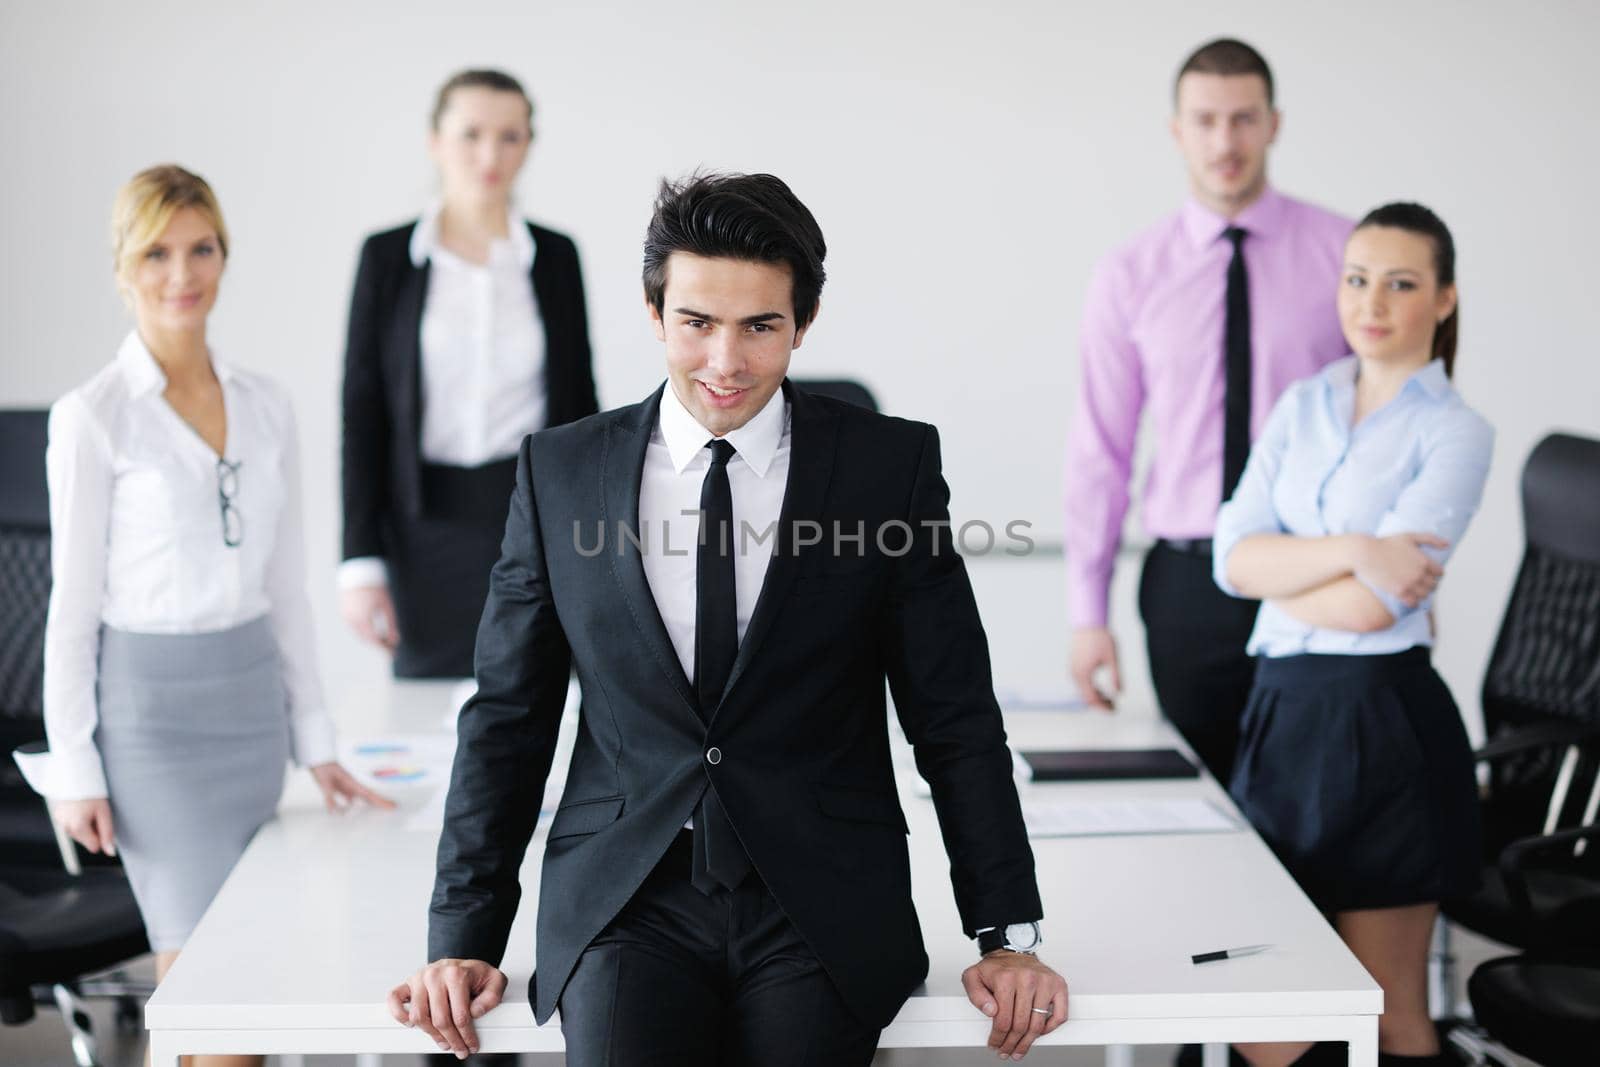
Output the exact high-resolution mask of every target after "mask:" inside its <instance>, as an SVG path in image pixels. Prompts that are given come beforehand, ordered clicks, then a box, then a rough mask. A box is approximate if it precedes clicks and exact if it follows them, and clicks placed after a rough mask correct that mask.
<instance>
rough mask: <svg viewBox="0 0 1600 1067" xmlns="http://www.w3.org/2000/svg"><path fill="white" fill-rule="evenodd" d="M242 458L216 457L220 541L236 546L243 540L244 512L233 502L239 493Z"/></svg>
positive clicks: (231, 546) (230, 546) (232, 546)
mask: <svg viewBox="0 0 1600 1067" xmlns="http://www.w3.org/2000/svg"><path fill="white" fill-rule="evenodd" d="M243 463H244V460H242V459H240V460H234V461H233V462H232V463H229V462H228V461H227V460H225V459H222V458H220V457H219V458H218V459H217V505H218V507H220V508H221V509H222V543H223V544H225V545H227V546H228V547H229V548H238V547H239V545H240V543H241V542H243V541H244V513H243V512H241V511H240V510H239V509H238V507H237V506H235V504H234V502H233V501H234V498H235V497H237V496H238V495H239V467H240V465H241V464H243Z"/></svg>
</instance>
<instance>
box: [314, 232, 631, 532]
mask: <svg viewBox="0 0 1600 1067" xmlns="http://www.w3.org/2000/svg"><path fill="white" fill-rule="evenodd" d="M416 225H417V224H416V223H415V222H411V223H407V224H406V225H404V226H400V227H398V228H396V229H393V230H385V231H384V232H383V233H375V234H373V235H372V236H371V237H368V238H367V240H366V243H365V244H364V245H362V247H361V263H360V266H359V267H357V269H356V284H355V292H354V294H353V295H352V297H351V300H350V330H349V336H348V338H347V340H346V343H345V354H344V444H343V460H344V545H343V558H345V559H350V558H352V557H354V556H382V555H385V554H386V552H385V543H384V537H383V524H384V519H385V518H386V517H387V516H388V515H390V514H399V515H405V516H416V515H419V514H422V512H423V509H424V507H425V506H426V502H425V501H424V500H423V499H422V459H421V434H422V405H423V402H424V398H423V396H422V390H421V388H420V386H419V382H420V379H421V374H422V342H421V330H422V309H423V302H424V300H425V299H426V297H427V293H428V268H429V266H430V265H429V264H427V263H424V264H423V265H422V266H421V267H417V266H414V265H413V264H412V262H411V233H412V231H413V230H414V229H416ZM528 230H529V232H530V233H532V234H533V239H534V243H535V245H536V248H537V251H536V253H535V255H534V259H533V268H532V270H531V271H530V272H529V278H530V281H531V284H532V285H533V292H534V296H535V297H536V298H537V300H538V305H539V313H540V315H541V317H542V318H543V319H544V332H545V392H546V397H547V403H548V407H547V409H546V414H547V425H549V426H559V425H561V424H563V423H568V422H571V421H573V420H574V419H580V418H582V417H583V416H585V415H592V414H594V413H595V412H596V411H598V410H599V408H600V405H599V403H598V401H597V400H596V398H595V389H594V374H593V372H592V370H591V369H590V365H589V321H588V315H587V312H586V311H585V310H584V300H583V276H582V273H581V272H580V270H579V267H578V249H577V247H576V246H574V245H573V243H572V240H571V238H569V237H566V236H565V235H563V234H559V233H556V232H555V231H554V230H547V229H545V228H544V227H542V226H535V225H533V224H532V223H531V222H530V223H529V224H528Z"/></svg>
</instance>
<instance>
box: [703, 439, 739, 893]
mask: <svg viewBox="0 0 1600 1067" xmlns="http://www.w3.org/2000/svg"><path fill="white" fill-rule="evenodd" d="M709 447H710V449H711V467H710V469H708V470H707V471H706V480H705V481H704V482H702V483H701V485H700V515H701V519H700V522H701V526H700V546H699V549H698V551H697V552H696V555H695V603H694V688H695V693H696V695H697V696H698V697H699V699H700V715H701V717H702V718H704V719H705V721H706V724H707V725H708V726H709V725H710V723H711V716H712V714H713V713H715V711H716V710H717V705H718V704H719V703H720V702H721V701H722V691H723V689H725V688H726V687H727V685H728V675H730V674H732V673H733V661H734V658H735V657H736V656H738V654H739V618H738V601H737V600H736V599H735V592H734V580H733V551H734V550H733V546H734V527H733V492H732V490H730V489H729V487H728V460H730V459H732V458H733V452H734V449H733V446H732V445H730V444H729V443H728V442H726V441H722V440H714V441H712V442H711V443H710V446H709ZM713 752H716V755H715V756H714V757H713V755H712V753H713ZM704 758H705V759H706V761H707V762H708V763H709V762H711V761H712V759H713V758H715V759H716V761H717V762H721V759H722V756H721V753H720V752H718V751H716V750H714V749H708V750H707V751H706V753H705V756H704ZM749 872H750V859H749V857H748V856H746V855H745V851H744V846H742V845H741V844H739V835H738V834H737V833H735V832H734V829H733V824H732V823H731V822H729V821H728V813H727V812H726V811H724V810H723V808H722V802H721V801H720V800H718V799H717V793H716V790H715V789H713V788H711V786H710V785H709V784H708V785H707V786H706V791H705V793H704V794H703V795H702V796H701V798H700V803H699V804H698V805H696V807H695V809H694V870H693V875H692V879H693V882H694V886H695V888H696V889H698V890H700V891H701V892H702V893H711V892H713V891H714V890H715V889H717V888H718V887H719V886H720V887H724V888H727V889H732V888H734V887H735V886H737V885H738V884H739V883H740V882H742V881H744V877H745V875H746V874H748V873H749Z"/></svg>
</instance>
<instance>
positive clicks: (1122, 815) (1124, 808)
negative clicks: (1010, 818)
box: [1022, 797, 1241, 837]
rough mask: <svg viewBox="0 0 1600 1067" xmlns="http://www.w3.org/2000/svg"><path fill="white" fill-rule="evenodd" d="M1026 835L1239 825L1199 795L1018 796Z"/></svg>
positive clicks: (1205, 830) (1194, 830) (1197, 830)
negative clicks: (1089, 798)
mask: <svg viewBox="0 0 1600 1067" xmlns="http://www.w3.org/2000/svg"><path fill="white" fill-rule="evenodd" d="M1022 818H1023V821H1024V822H1026V823H1027V824H1028V836H1029V837H1097V836H1109V835H1117V834H1209V833H1227V832H1229V831H1233V830H1238V829H1240V828H1241V827H1240V826H1239V824H1238V823H1237V822H1235V821H1234V819H1233V818H1232V817H1231V816H1230V815H1228V814H1227V813H1226V812H1224V811H1223V810H1222V809H1221V808H1219V807H1217V806H1216V805H1215V804H1212V803H1211V802H1210V801H1208V800H1205V799H1202V798H1198V797H1196V798H1188V799H1177V800H1095V801H1082V800H1037V799H1031V798H1030V799H1025V800H1023V802H1022Z"/></svg>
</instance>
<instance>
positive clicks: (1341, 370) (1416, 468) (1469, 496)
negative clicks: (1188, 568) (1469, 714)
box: [1213, 204, 1494, 1067]
mask: <svg viewBox="0 0 1600 1067" xmlns="http://www.w3.org/2000/svg"><path fill="white" fill-rule="evenodd" d="M1338 304H1339V318H1340V322H1341V325H1342V326H1343V328H1344V335H1345V339H1346V340H1347V341H1348V342H1349V343H1350V347H1351V349H1352V350H1353V351H1354V353H1355V354H1354V355H1353V356H1350V357H1347V358H1345V359H1343V360H1340V361H1338V362H1336V363H1333V364H1331V365H1329V366H1328V367H1327V368H1326V369H1325V370H1324V371H1323V372H1322V373H1321V374H1319V375H1317V376H1316V377H1313V378H1308V379H1306V380H1305V381H1302V382H1299V383H1297V384H1296V385H1295V386H1293V387H1292V388H1290V390H1289V391H1288V392H1287V393H1285V394H1284V396H1283V398H1282V399H1281V400H1280V401H1279V402H1278V404H1277V406H1276V407H1275V408H1274V409H1273V412H1272V415H1271V417H1270V418H1269V419H1268V421H1267V424H1266V426H1265V428H1264V429H1263V431H1262V434H1261V438H1260V440H1259V441H1257V442H1256V444H1255V447H1254V449H1253V450H1252V451H1251V454H1250V462H1249V465H1248V466H1247V467H1246V469H1245V473H1244V477H1243V478H1242V479H1241V481H1240V483H1239V488H1238V490H1237V491H1236V492H1235V493H1234V496H1233V498H1232V499H1231V500H1229V501H1228V502H1227V503H1226V504H1224V505H1223V507H1222V510H1221V512H1220V513H1219V514H1218V516H1217V529H1216V537H1215V555H1214V556H1213V567H1214V572H1215V577H1216V580H1217V584H1218V585H1219V586H1221V587H1222V588H1223V589H1224V590H1225V591H1226V592H1228V593H1230V594H1232V595H1234V596H1239V597H1248V598H1253V599H1260V600H1261V601H1262V604H1261V612H1260V615H1259V616H1258V618H1257V620H1256V625H1255V630H1254V631H1253V632H1252V633H1251V636H1250V644H1249V650H1250V652H1251V654H1253V655H1256V656H1258V657H1260V663H1259V667H1258V670H1257V675H1256V681H1255V686H1254V688H1253V689H1252V691H1251V695H1250V700H1249V703H1248V705H1247V706H1246V710H1245V714H1244V720H1243V724H1242V734H1241V738H1240V743H1239V749H1238V755H1237V759H1236V764H1235V770H1234V774H1233V780H1232V783H1231V785H1230V791H1231V792H1232V794H1233V797H1234V799H1235V800H1236V801H1237V802H1238V804H1239V807H1240V808H1241V810H1243V811H1244V813H1245V815H1246V816H1248V817H1249V819H1250V821H1251V823H1252V824H1253V825H1254V826H1255V827H1256V829H1257V830H1258V831H1259V832H1260V833H1261V835H1262V837H1263V838H1265V839H1266V841H1267V843H1268V844H1269V845H1271V846H1272V848H1273V850H1274V851H1275V852H1276V853H1277V855H1278V857H1279V859H1280V860H1282V861H1283V864H1284V866H1286V867H1287V868H1288V869H1289V872H1290V873H1291V874H1293V875H1294V877H1295V879H1296V880H1297V881H1298V882H1299V883H1300V885H1301V887H1302V888H1304V889H1305V891H1306V893H1307V894H1308V895H1309V896H1310V897H1311V898H1312V899H1313V900H1314V901H1316V903H1317V904H1318V906H1319V907H1321V908H1322V909H1323V910H1324V911H1325V912H1327V913H1328V914H1329V915H1331V916H1332V918H1333V920H1334V923H1335V925H1336V926H1337V928H1338V930H1339V934H1340V936H1341V937H1343V938H1344V940H1345V941H1346V942H1347V943H1348V944H1349V945H1350V948H1351V950H1352V951H1353V952H1354V953H1355V954H1356V956H1357V957H1358V958H1359V959H1360V960H1361V962H1362V963H1363V964H1364V965H1365V966H1366V968H1367V970H1368V971H1370V972H1371V973H1372V975H1373V977H1374V978H1376V979H1377V980H1378V982H1379V984H1380V985H1382V986H1383V991H1384V1014H1383V1016H1382V1017H1381V1018H1380V1020H1379V1024H1378V1043H1379V1048H1380V1062H1381V1063H1384V1064H1404V1063H1428V1064H1432V1063H1435V1062H1441V1061H1438V1059H1437V1057H1439V1055H1440V1052H1439V1045H1438V1040H1437V1037H1436V1036H1435V1032H1434V1028H1433V1024H1432V1022H1431V1021H1430V1019H1429V1017H1428V1010H1427V1008H1428V1005H1427V953H1428V944H1429V938H1430V935H1431V932H1432V929H1433V923H1434V919H1435V917H1436V915H1437V914H1438V901H1439V900H1440V899H1441V898H1442V897H1445V896H1451V895H1455V894H1458V893H1462V892H1465V891H1468V890H1470V889H1471V888H1472V887H1473V885H1474V884H1475V882H1476V878H1477V872H1478V865H1479V856H1480V853H1479V844H1478V832H1479V831H1478V810H1477V789H1476V785H1475V782H1474V778H1473V770H1472V756H1471V750H1470V747H1469V745H1468V743H1467V736H1466V731H1465V730H1464V729H1463V727H1462V724H1461V717H1460V714H1459V712H1458V710H1457V708H1456V705H1455V702H1454V700H1452V699H1451V696H1450V692H1449V690H1448V689H1446V688H1445V685H1444V682H1443V681H1442V680H1440V678H1439V676H1438V674H1437V673H1436V672H1435V671H1434V669H1433V667H1432V665H1431V664H1430V662H1429V654H1428V649H1429V646H1431V645H1432V643H1433V632H1432V631H1433V627H1432V619H1431V610H1430V609H1431V606H1432V601H1433V592H1434V588H1435V587H1436V586H1437V584H1438V582H1439V580H1440V578H1441V577H1442V575H1443V573H1444V571H1443V567H1444V564H1445V563H1446V561H1447V560H1448V559H1449V556H1450V553H1451V552H1452V551H1453V550H1454V549H1455V546H1456V545H1457V544H1458V543H1459V542H1460V540H1461V537H1462V535H1463V534H1464V533H1465V532H1466V529H1467V524H1468V522H1469V521H1470V520H1471V518H1472V515H1473V513H1474V512H1475V511H1476V510H1477V508H1478V501H1479V499H1480V498H1481V496H1482V494H1483V483H1484V479H1485V478H1486V477H1487V475H1488V472H1489V458H1490V453H1491V451H1492V448H1493V442H1494V431H1493V430H1492V429H1491V428H1490V426H1489V424H1488V423H1487V422H1485V421H1484V419H1483V418H1482V416H1480V415H1478V414H1477V413H1476V412H1474V411H1473V410H1472V409H1471V408H1469V407H1467V405H1466V404H1465V403H1464V402H1463V401H1462V399H1461V397H1460V395H1459V394H1457V392H1456V391H1455V388H1454V387H1453V386H1452V385H1451V384H1450V372H1451V369H1452V364H1453V362H1454V359H1455V347H1456V329H1457V322H1458V313H1457V297H1456V288H1455V249H1454V243H1453V242H1452V240H1451V237H1450V232H1449V230H1448V229H1446V228H1445V225H1444V223H1443V222H1441V221H1440V220H1439V218H1438V217H1437V216H1435V215H1434V214H1433V212H1431V211H1429V210H1428V209H1427V208H1424V207H1422V206H1420V205H1417V204H1388V205H1385V206H1384V207H1380V208H1378V209H1377V210H1375V211H1373V212H1372V213H1371V214H1369V215H1368V216H1367V217H1366V218H1365V219H1363V220H1362V221H1361V222H1360V224H1359V225H1358V226H1357V227H1356V229H1355V231H1354V232H1353V233H1352V234H1351V236H1350V240H1349V243H1348V244H1347V245H1346V247H1345V268H1344V273H1343V275H1342V278H1341V281H1340V287H1339V300H1338ZM1306 1048H1307V1046H1305V1045H1303V1044H1300V1045H1257V1046H1248V1047H1244V1048H1241V1052H1243V1053H1244V1054H1245V1055H1246V1057H1247V1058H1248V1059H1250V1060H1251V1061H1252V1063H1255V1064H1257V1065H1259V1067H1265V1065H1279V1064H1289V1063H1295V1062H1297V1060H1298V1062H1302V1063H1311V1062H1314V1061H1315V1056H1316V1055H1317V1054H1318V1053H1312V1054H1308V1055H1305V1056H1303V1054H1305V1053H1306Z"/></svg>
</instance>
